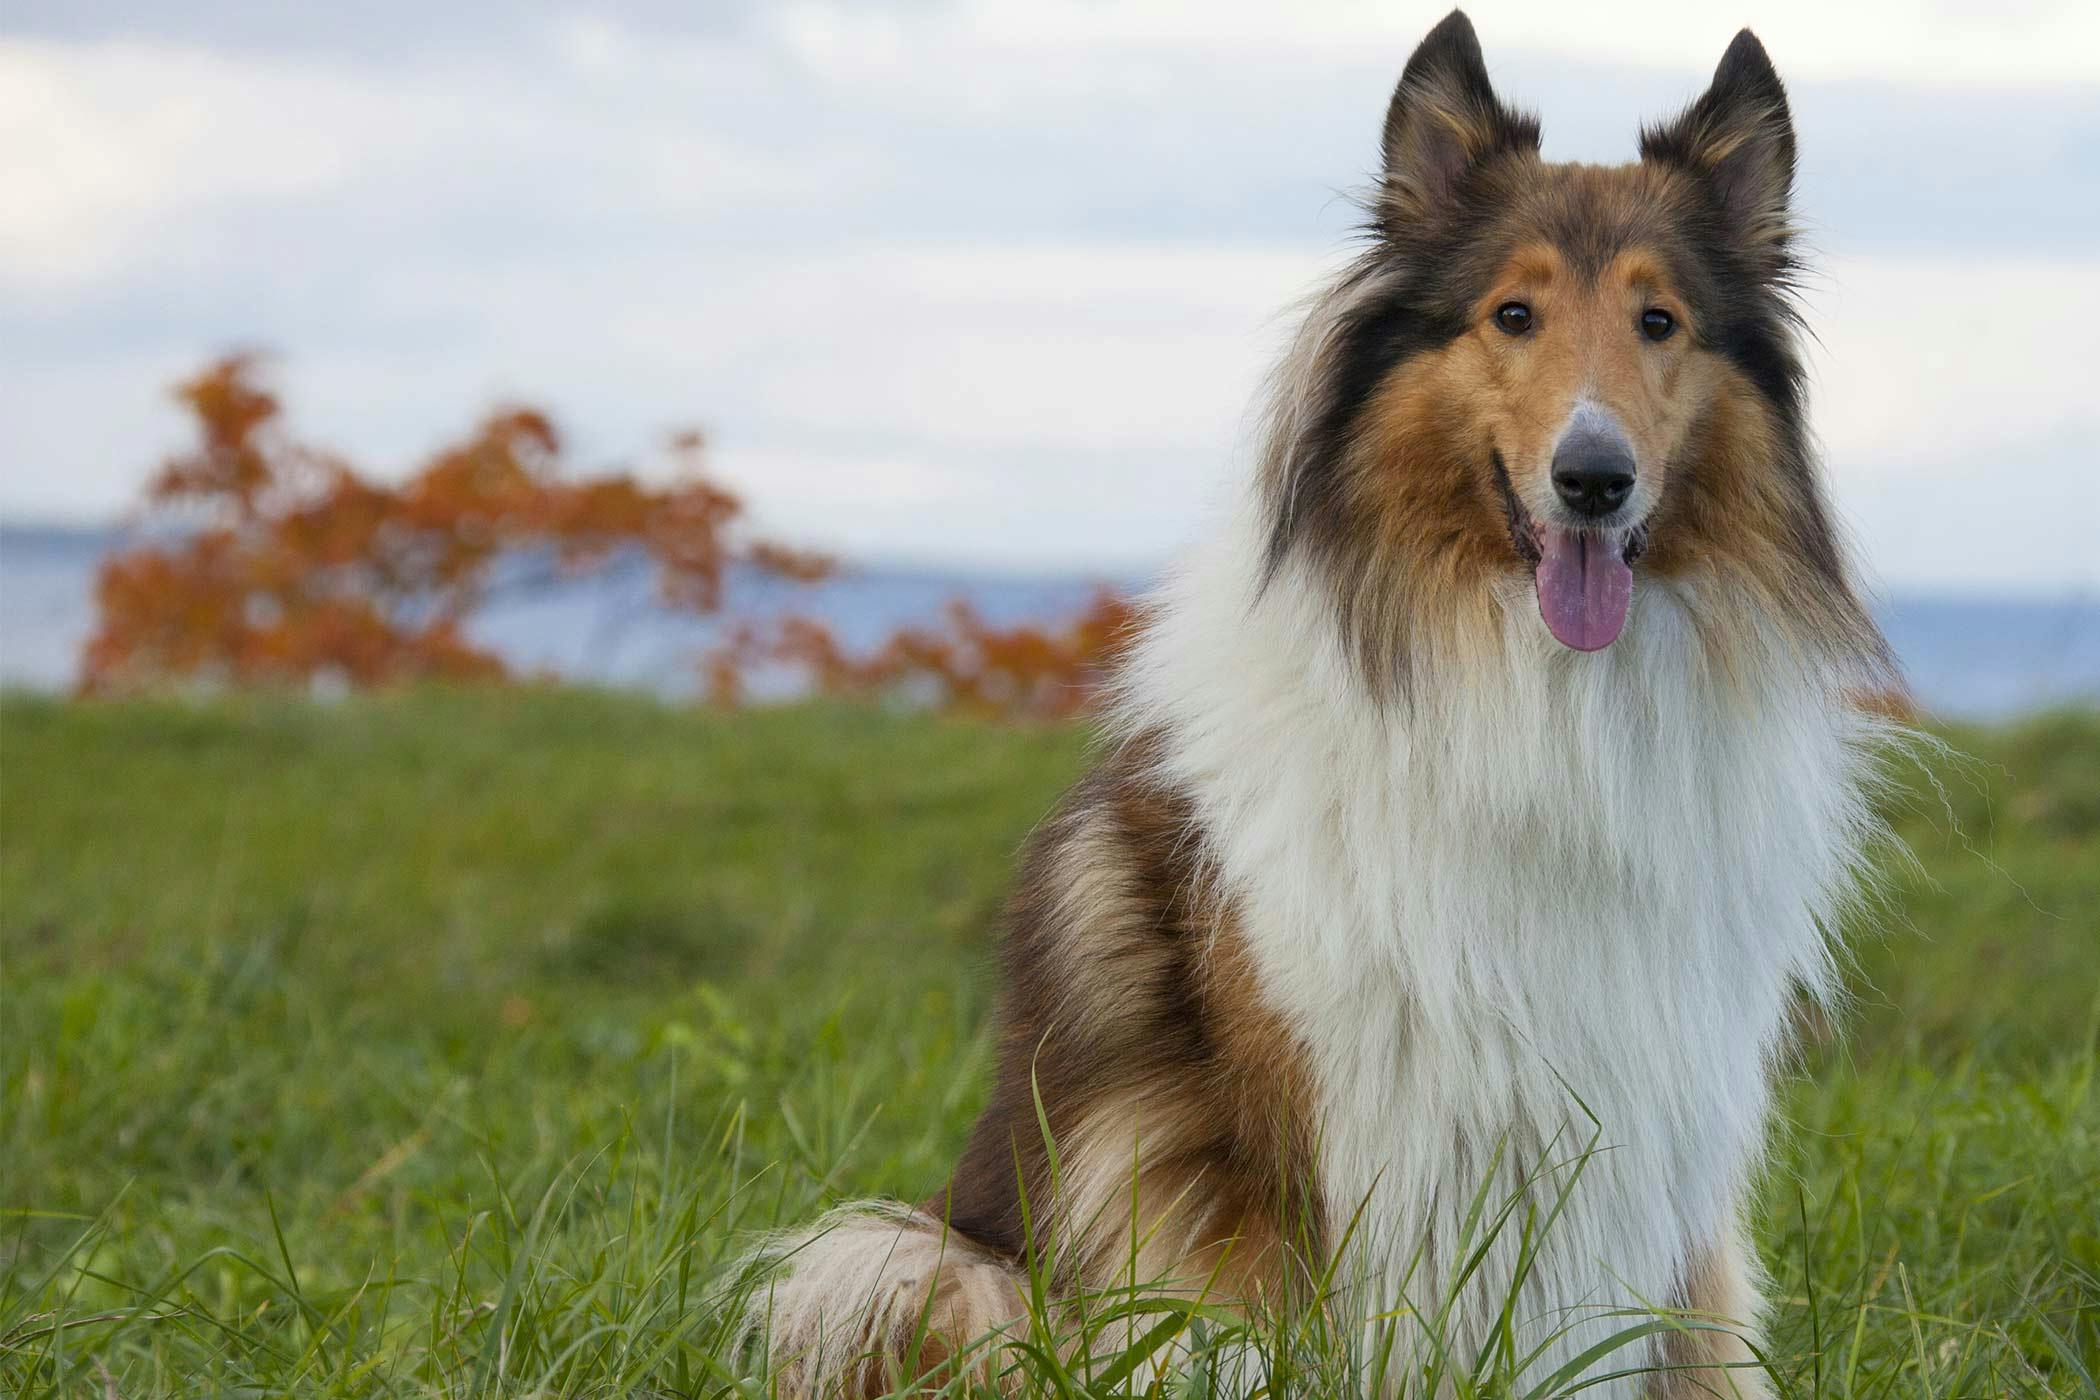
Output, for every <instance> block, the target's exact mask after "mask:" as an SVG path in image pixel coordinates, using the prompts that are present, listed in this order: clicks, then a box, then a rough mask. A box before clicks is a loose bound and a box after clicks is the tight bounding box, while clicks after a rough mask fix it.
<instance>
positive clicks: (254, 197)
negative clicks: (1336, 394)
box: [0, 0, 2100, 593]
mask: <svg viewBox="0 0 2100 1400" xmlns="http://www.w3.org/2000/svg"><path fill="white" fill-rule="evenodd" d="M1442 13H1443V11H1442V9H1441V8H1440V7H1437V6H1424V5H1414V4H1404V3H1383V4H1376V5H1353V4H1351V5H1340V4H1338V5H1320V4H1312V3H1297V4H1277V3H1264V4H1241V3H1237V0H1158V3H1137V4H1128V5H1113V6H1111V5H1107V4H1101V3H1092V0H1024V3H1017V4H1007V3H991V2H990V0H956V3H941V0H890V2H889V3H883V2H882V0H860V3H853V4H839V5H833V4H809V3H800V0H790V2H789V3H777V4H775V3H768V4H758V3H745V0H715V3H711V4H701V5H692V4H687V3H674V2H673V0H624V2H623V3H611V4H581V5H573V6H535V5H531V4H500V5H499V4H493V3H487V0H454V3H448V4H442V5H440V4H432V3H429V0H415V2H414V3H410V0H369V2H368V3H364V4H360V5H356V6H335V5H331V6H320V5H282V4H278V3H272V0H183V3H179V4H177V3H162V4H148V3H142V2H141V0H46V3H40V4H24V3H23V0H0V520H6V521H9V522H15V523H21V522H32V521H91V520H101V519H107V518H111V517H113V516H115V515H116V514H117V513H119V512H120V511H122V510H123V509H124V508H126V507H127V506H128V505H129V504H130V503H131V502H132V501H133V500H134V498H135V496H136V493H137V491H138V489H139V486H140V484H141V482H142V481H143V480H144V479H145V477H146V475H147V473H148V472H149V471H150V470H151V469H152V467H153V465H154V464H155V462H156V461H157V460H158V459H159V458H160V457H161V456H162V455H164V454H165V453H167V452H169V451H170V450H173V449H174V448H176V447H178V446H180V444H181V442H182V440H183V422H182V420H181V418H180V417H179V415H178V414H177V413H176V412H175V410H174V409H173V407H172V406H171V404H170V402H169V400H168V398H167V393H166V391H167V387H168V386H169V385H170V384H171V383H172V382H173V381H174V380H175V379H176V378H178V377H179V376H180V375H182V374H183V373H184V372H186V371H188V370H191V369H193V368H195V367H196V366H198V365H199V364H201V363H202V362H203V361H204V360H205V358H206V357H208V356H210V355H213V354H215V353H218V352H220V351H223V350H226V349H230V348H235V347H259V348H263V349H266V350H268V351H270V352H272V353H273V355H274V359H273V361H272V363H273V367H274V372H275V374H276V376H277V382H278V383H279V385H280V386H281V387H282V389H283V391H284V394H285V397H286V399H287V402H288V407H289V412H290V416H291V419H292V422H293V424H294V426H295V428H296V429H297V430H298V431H299V432H300V433H301V434H302V435H303V436H305V437H307V438H309V439H312V440H315V441H318V442H320V443H322V444H325V445H327V446H329V447H331V448H334V449H336V450H338V451H340V452H343V453H345V454H347V455H348V456H350V457H351V458H353V459H354V460H357V461H359V462H361V463H365V464H368V465H371V466H373V467H375V468H380V469H382V470H385V471H390V472H399V471H402V470H406V469H407V468H408V467H409V466H410V465H412V464H413V463H414V462H415V461H416V460H417V458H418V457H419V456H420V455H421V454H423V453H425V452H427V451H428V450H430V449H431V448H433V447H435V446H437V445H439V444H440V443H442V442H444V441H446V440H447V439H448V438H450V437H452V436H455V435H457V434H459V433H461V432H462V431H464V430H465V429H466V428H467V427H468V426H469V425H470V424H471V423H472V422H473V421H474V419H475V418H476V417H477V416H478V415H479V413H480V412H481V411H482V410H483V409H484V408H485V407H487V406H489V405H490V404H492V403H494V402H497V401H502V400H513V399H525V400H530V401H532V402H535V403H540V404H544V405H546V406H548V407H550V408H551V409H553V410H554V411H555V413H556V415H557V416H558V418H559V419H560V420H561V421H562V422H563V423H564V425H565V426H566V427H567V428H568V429H569V431H570V434H571V439H572V442H573V444H574V445H575V447H576V449H577V453H578V456H579V458H580V459H581V460H582V461H584V462H587V463H593V464H603V465H621V464H626V463H629V462H633V461H637V460H640V459H643V458H645V457H646V455H647V453H648V452H649V449H650V448H651V446H652V444H653V443H655V442H656V441H658V440H659V439H660V438H661V436H662V434H663V433H664V432H665V431H667V430H669V429H672V428H674V427H678V426H682V425H686V424H698V425H699V426H701V427H703V428H704V429H705V430H706V431H707V433H708V435H709V438H710V440H711V442H712V444H713V449H712V458H711V463H712V466H713V469H714V470H715V471H716V472H717V474H718V475H720V476H721V477H723V478H724V479H725V480H727V481H728V482H729V483H730V484H731V485H733V486H734V487H736V488H737V489H739V490H741V491H742V492H743V493H744V494H745V495H746V497H747V499H749V500H750V501H751V503H752V506H753V509H754V512H755V513H756V515H757V516H758V518H759V519H760V520H761V521H762V522H763V523H764V524H765V525H767V526H768V527H770V528H771V529H772V530H773V532H774V533H776V534H779V535H781V536H784V537H786V538H790V539H794V540H797V541H804V542H808V543H812V544H818V545H822V546H826V547H830V548H834V549H837V550H840V551H842V552H843V553H845V554H847V555H848V556H850V557H859V558H867V559H883V560H914V561H924V562H936V563H944V564H959V565H969V566H995V567H1002V568H1011V569H1017V570H1032V569H1067V568H1085V569H1098V570H1104V571H1116V572H1122V571H1128V570H1132V569H1142V568H1148V567H1150V566H1152V565H1154V564H1156V563H1157V562H1159V561H1160V560H1161V559H1163V558H1165V557H1167V556H1169V555H1170V554H1171V553H1172V552H1173V551H1174V550H1175V549H1176V548H1177V547H1178V546H1179V545H1181V544H1182V543H1184V542H1186V541H1187V540H1188V539H1189V538H1190V536H1191V534H1192V532H1193V531H1194V529H1195V528H1196V526H1197V523H1198V521H1199V520H1200V518H1201V517H1202V515H1203V512H1204V507H1205V505H1206V504H1207V503H1208V502H1210V501H1211V500H1213V499H1214V498H1215V497H1217V495H1218V494H1219V493H1220V492H1221V490H1223V489H1225V488H1226V487H1227V486H1228V485H1229V484H1230V483H1231V482H1233V481H1234V480H1236V479H1237V478H1238V477H1239V476H1240V475H1242V474H1243V473H1244V471H1245V469H1246V459H1247V456H1248V451H1249V438H1250V429H1251V425H1252V421H1253V414H1252V406H1253V401H1254V396H1255V394H1256V392H1257V389H1258V386H1259V384H1260V381H1261V378H1262V375H1263V374H1264V372H1265V371H1266V369H1267V367H1268V365H1269V364H1270V362H1271V361H1272V359H1273V357H1274V356H1275V354H1276V353H1277V351H1278V349H1279V347H1280V345H1281V343H1282V341H1283V339H1284V337H1285V336H1286V335H1287V333H1288V331H1289V328H1290V325H1291V320H1290V313H1291V308H1292V306H1293V304H1294V303H1295V302H1296V301H1297V300H1298V299H1299V298H1300V297H1302V296H1303V295H1304V294H1305V293H1306V292H1307V291H1308V290H1310V289H1311V288H1312V287H1313V286H1314V285H1315V284H1316V282H1317V280H1318V279H1319V277H1320V276H1321V274H1322V273H1323V271H1325V270H1327V269H1330V268H1331V267H1333V266H1335V265H1336V263H1337V260H1338V259H1339V258H1340V257H1341V256H1343V255H1345V254H1346V252H1347V250H1348V249H1349V247H1350V246H1351V244H1350V239H1351V235H1352V231H1353V229H1354V228H1355V227H1356V225H1357V223H1358V221H1359V214H1358V211H1357V208H1356V206H1355V205H1354V204H1353V203H1352V195H1353V194H1354V193H1355V192H1358V191H1361V190H1362V189H1363V188H1364V186H1365V185H1366V183H1367V182H1368V180H1369V179H1370V177H1371V176H1372V174H1373V173H1374V171H1373V161H1374V158H1375V151H1376V145H1377V140H1376V138H1377V131H1378V125H1379V122H1380V120H1381V118H1382V115H1383V112H1384V106H1385V102H1386V98H1387V96H1388V95H1389V93H1390V90H1391V87H1392V84H1393V82H1394V80H1395V79H1396V78H1397V76H1398V73H1399V70H1400V68H1401V66H1402V65H1403V64H1404V63H1405V62H1406V59H1407V55H1408V53H1409V52H1410V50H1411V48H1412V46H1413V44H1414V43H1415V42H1416V40H1417V39H1419V37H1420V36H1421V34H1422V33H1423V32H1424V31H1426V30H1427V28H1428V27H1429V26H1430V25H1431V24H1433V23H1434V22H1435V21H1436V20H1437V19H1438V18H1439V17H1440V16H1441V14H1442ZM1469 13H1470V14H1471V15H1472V17H1473V19H1474V22H1475V24H1476V26H1477V28H1478V29H1479V32H1480V35H1481V39H1482V42H1483V45H1484V46H1485V49H1486V52H1487V57H1488V63H1489V67H1490V70H1491V72H1492V73H1493V75H1494V78H1495V81H1496V84H1497V86H1498V88H1499V89H1500V90H1501V92H1502V93H1503V95H1504V96H1505V98H1507V99H1509V100H1512V101H1514V102H1516V103H1518V104H1520V105H1524V106H1529V107H1532V108H1534V109H1536V110H1538V111H1539V112H1540V113H1541V115H1542V117H1543V119H1544V124H1545V147H1546V154H1547V156H1548V157H1549V158H1555V159H1582V160H1609V161H1617V160H1624V159H1628V158H1630V157H1631V155H1632V153H1633V143H1634V136H1635V132H1636V130H1637V128H1638V126H1639V124H1640V123H1641V122H1642V121H1643V120H1647V119H1652V118H1654V117H1656V116H1659V115H1663V114H1666V113H1669V112H1671V111H1674V110H1675V109H1676V108H1677V107H1678V106H1680V105H1681V104H1682V103H1684V102H1685V101H1687V100H1688V99H1690V98H1691V97H1693V96H1695V95H1696V94H1697V93H1698V91H1699V90H1700V89H1701V88H1702V87H1703V86H1704V85H1705V82H1706V79H1707V78H1708V77H1709V75H1710V74H1711V72H1712V68H1713V65H1714V63H1715V62H1716V61H1717V60H1718V59H1719V57H1720V54H1721V52H1722V50H1723V49H1724V48H1725V47H1726V45H1727V43H1728V40H1729V38H1730V37H1731V36H1732V35H1733V33H1734V32H1735V30H1736V29H1737V28H1738V27H1740V26H1741V25H1742V24H1745V23H1748V24H1751V25H1752V26H1753V27H1754V28H1756V29H1757V31H1758V33H1759V35H1760V37H1761V38H1763V40H1764V41H1765V44H1766V46H1767V48H1768V49H1769V51H1770V52H1771V54H1772V55H1773V58H1774V61H1775V62H1776V63H1777V64H1778V66H1779V69H1780V71H1781V73H1782V74H1783V75H1785V76H1786V78H1787V79H1788V82H1789V85H1790V90H1791V92H1792V94H1793V103H1794V116H1795V122H1796V126H1797V129H1798V131H1799V136H1800V145H1801V154H1802V175H1801V182H1800V188H1799V193H1798V199H1797V208H1798V211H1799V213H1800V216H1801V220H1802V223H1803V224H1804V226H1805V228H1806V230H1807V242H1808V247H1809V249H1810V251H1811V254H1812V257H1813V262H1814V268H1815V270H1814V273H1813V276H1812V277H1811V279H1810V284H1809V287H1808V293H1807V306H1808V311H1809V318H1810V324H1811V326H1812V327H1813V329H1814V332H1815V336H1816V343H1815V345H1814V346H1813V347H1812V356H1811V358H1812V362H1813V365H1814V369H1815V390H1814V393H1815V398H1814V403H1815V409H1814V421H1815V425H1816V428H1817V431H1818V433H1819V435H1820V438H1821V440H1822V442H1823V444H1824V447H1825V450H1826V452H1827V455H1828V458H1829V462H1830V467H1831V472H1832V478H1833V483H1834V490H1835V494H1836V498H1837V503H1838V507H1839V510H1840V512H1841V514H1842V515H1843V517H1844V518H1845V520H1846V522H1847V523H1848V525H1849V526H1850V528H1851V530H1852V532H1853V534H1854V536H1855V537H1856V540H1857V542H1858V547H1859V551H1860V553H1861V554H1862V556H1863V557H1864V560H1865V562H1866V566H1867V571H1868V575H1869V578H1870V580H1872V581H1873V582H1874V583H1875V584H1877V585H1878V586H1880V587H1884V588H1935V589H1948V590H1956V589H1963V590H1988V591H1993V592H2022V593H2026V592H2047V593H2057V592H2063V591H2066V590H2078V591H2087V592H2090V591H2093V590H2100V548H2096V547H2095V543H2094V539H2093V536H2094V526H2095V522H2096V520H2100V448H2096V444H2100V352H2096V351H2095V349H2094V348H2093V344H2092V341H2093V338H2094V334H2095V331H2094V328H2095V327H2100V5H2096V4H2093V3H2091V0H2077V2H2076V3H2025V2H2024V0H1998V2H1997V3H1991V4H1977V3H1955V2H1954V0H1946V2H1945V3H1928V4H1920V5H1893V4H1878V3H1848V4H1846V5H1842V6H1839V5H1832V4H1829V3H1827V0H1815V3H1802V2H1801V0H1739V3H1735V4H1731V5H1728V6H1719V7H1712V6H1704V5H1696V4H1688V3H1681V2H1680V3H1666V4H1620V5H1602V4H1600V5H1585V6H1574V5H1568V4H1565V3H1561V2H1560V0H1509V2H1508V3H1485V2H1484V3H1481V4H1478V5H1474V6H1471V7H1469Z"/></svg>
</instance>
